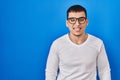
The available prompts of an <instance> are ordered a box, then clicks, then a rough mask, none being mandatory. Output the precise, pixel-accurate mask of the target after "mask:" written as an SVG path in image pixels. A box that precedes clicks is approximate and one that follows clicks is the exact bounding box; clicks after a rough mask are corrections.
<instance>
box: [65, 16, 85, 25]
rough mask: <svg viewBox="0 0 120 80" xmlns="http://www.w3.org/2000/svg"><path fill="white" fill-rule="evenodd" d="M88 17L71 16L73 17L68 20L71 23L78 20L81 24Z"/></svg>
mask: <svg viewBox="0 0 120 80" xmlns="http://www.w3.org/2000/svg"><path fill="white" fill-rule="evenodd" d="M86 19H87V18H86V17H79V18H75V17H71V18H68V19H67V20H68V22H69V23H71V24H75V23H76V21H77V20H78V22H79V24H84V23H85V21H86Z"/></svg>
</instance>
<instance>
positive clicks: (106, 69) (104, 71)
mask: <svg viewBox="0 0 120 80" xmlns="http://www.w3.org/2000/svg"><path fill="white" fill-rule="evenodd" d="M97 67H98V75H99V78H100V80H111V73H110V65H109V62H108V58H107V54H106V51H105V47H104V44H103V43H102V45H101V48H100V53H99V55H98V58H97Z"/></svg>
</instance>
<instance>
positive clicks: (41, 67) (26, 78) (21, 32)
mask: <svg viewBox="0 0 120 80" xmlns="http://www.w3.org/2000/svg"><path fill="white" fill-rule="evenodd" d="M74 4H81V5H83V6H84V7H85V8H86V9H87V12H88V19H89V25H88V27H87V30H86V32H88V33H90V34H92V35H95V36H97V37H99V38H101V39H102V40H103V41H104V44H105V47H106V51H107V55H108V58H109V62H110V66H111V74H112V80H120V61H119V60H120V32H119V31H120V11H119V7H120V1H119V0H0V80H44V79H45V66H46V60H47V56H48V52H49V48H50V45H51V43H52V42H53V40H55V39H56V38H58V37H60V36H62V35H64V34H66V33H68V29H67V27H66V24H65V20H66V10H67V9H68V7H70V6H71V5H74Z"/></svg>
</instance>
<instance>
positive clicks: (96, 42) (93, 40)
mask: <svg viewBox="0 0 120 80" xmlns="http://www.w3.org/2000/svg"><path fill="white" fill-rule="evenodd" d="M88 35H89V40H88V44H89V46H90V47H93V48H94V49H96V50H98V51H100V48H101V47H102V45H104V43H103V40H102V39H100V38H99V37H96V36H93V35H91V34H88Z"/></svg>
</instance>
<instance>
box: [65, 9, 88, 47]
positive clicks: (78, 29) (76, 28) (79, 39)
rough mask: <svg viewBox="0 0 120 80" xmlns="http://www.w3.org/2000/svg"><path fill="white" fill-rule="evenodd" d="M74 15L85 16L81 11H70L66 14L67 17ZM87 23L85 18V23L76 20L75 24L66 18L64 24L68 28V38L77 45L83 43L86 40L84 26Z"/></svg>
mask: <svg viewBox="0 0 120 80" xmlns="http://www.w3.org/2000/svg"><path fill="white" fill-rule="evenodd" d="M71 17H75V18H79V17H85V13H84V12H83V11H82V12H70V13H69V15H68V18H71ZM87 25H88V19H86V21H85V23H83V24H79V22H78V20H77V21H76V23H75V24H71V23H69V22H68V20H66V26H67V27H68V28H69V31H70V34H69V38H70V40H71V41H72V42H73V43H75V44H77V45H79V44H82V43H84V42H85V41H86V40H87V37H88V35H87V34H86V33H85V30H86V26H87Z"/></svg>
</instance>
